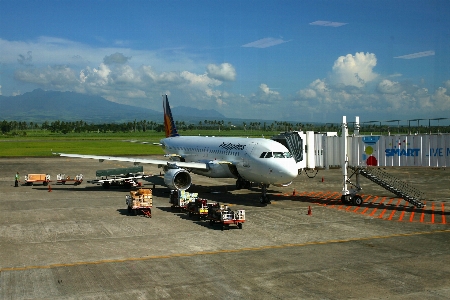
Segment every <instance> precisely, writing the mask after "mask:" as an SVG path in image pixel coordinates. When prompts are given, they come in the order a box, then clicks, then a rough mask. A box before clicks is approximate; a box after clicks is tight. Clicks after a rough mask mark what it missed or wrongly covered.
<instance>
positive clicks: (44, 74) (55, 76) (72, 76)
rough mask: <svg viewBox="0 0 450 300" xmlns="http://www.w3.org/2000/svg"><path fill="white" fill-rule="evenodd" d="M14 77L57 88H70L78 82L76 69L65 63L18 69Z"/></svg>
mask: <svg viewBox="0 0 450 300" xmlns="http://www.w3.org/2000/svg"><path fill="white" fill-rule="evenodd" d="M14 78H15V79H16V80H20V81H23V82H28V83H35V84H39V85H42V86H45V87H52V88H55V89H66V88H67V89H70V88H71V87H73V85H74V84H77V83H78V79H77V76H76V73H75V72H74V70H72V69H71V68H70V67H68V66H65V65H55V66H48V67H46V68H42V69H37V68H33V69H24V70H17V71H16V72H15V74H14Z"/></svg>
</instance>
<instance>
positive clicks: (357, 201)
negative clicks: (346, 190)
mask: <svg viewBox="0 0 450 300" xmlns="http://www.w3.org/2000/svg"><path fill="white" fill-rule="evenodd" d="M352 202H353V205H356V206H360V205H361V204H362V203H363V199H362V198H361V196H359V195H356V196H355V197H353V199H352Z"/></svg>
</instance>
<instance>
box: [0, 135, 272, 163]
mask: <svg viewBox="0 0 450 300" xmlns="http://www.w3.org/2000/svg"><path fill="white" fill-rule="evenodd" d="M180 134H181V135H195V136H198V135H202V136H244V137H262V136H263V135H264V136H265V137H266V138H270V137H271V136H272V135H275V134H276V132H267V131H266V132H264V131H255V130H253V131H250V130H247V131H244V130H234V131H224V130H222V131H218V130H187V131H181V132H180ZM162 138H164V133H162V132H154V131H147V132H130V133H96V132H95V133H68V134H62V133H51V132H48V131H43V130H38V131H26V135H24V134H23V132H18V135H14V136H13V135H2V136H0V157H33V156H52V152H62V153H74V154H92V155H115V156H125V155H126V156H137V155H153V154H163V153H164V152H163V151H162V149H161V147H159V146H157V145H153V144H152V143H158V142H159V141H160V140H161V139H162ZM131 140H135V141H138V142H135V143H132V142H129V141H131ZM139 142H148V143H149V144H142V143H139Z"/></svg>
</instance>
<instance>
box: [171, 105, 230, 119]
mask: <svg viewBox="0 0 450 300" xmlns="http://www.w3.org/2000/svg"><path fill="white" fill-rule="evenodd" d="M171 110H172V114H173V115H174V117H175V119H176V116H180V117H183V118H187V117H194V118H200V119H201V118H203V120H204V119H215V120H221V119H226V117H225V116H224V115H222V114H221V113H219V112H218V111H216V110H214V109H197V108H192V107H186V106H177V107H171Z"/></svg>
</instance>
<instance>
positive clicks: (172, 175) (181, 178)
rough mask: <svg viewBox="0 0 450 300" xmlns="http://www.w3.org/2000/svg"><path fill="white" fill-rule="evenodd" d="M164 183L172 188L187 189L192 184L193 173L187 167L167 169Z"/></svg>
mask: <svg viewBox="0 0 450 300" xmlns="http://www.w3.org/2000/svg"><path fill="white" fill-rule="evenodd" d="M164 183H165V184H166V185H167V186H168V187H169V188H170V189H172V190H181V191H184V190H187V189H188V188H189V187H190V186H191V183H192V181H191V175H190V174H189V172H188V171H186V170H185V169H180V168H176V169H172V168H169V169H167V170H165V173H164Z"/></svg>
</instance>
